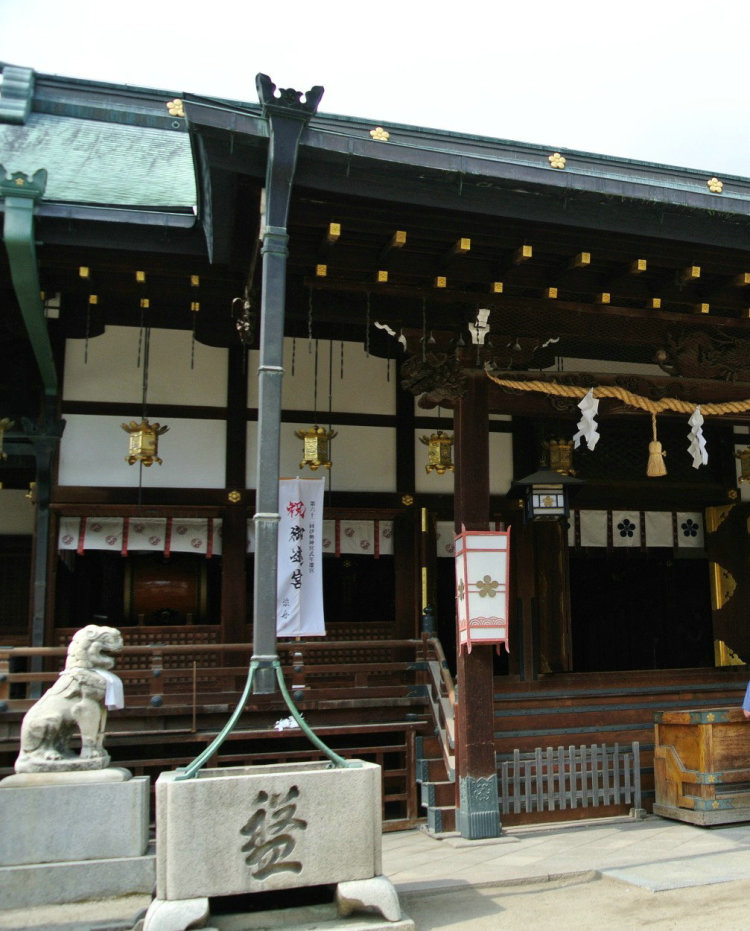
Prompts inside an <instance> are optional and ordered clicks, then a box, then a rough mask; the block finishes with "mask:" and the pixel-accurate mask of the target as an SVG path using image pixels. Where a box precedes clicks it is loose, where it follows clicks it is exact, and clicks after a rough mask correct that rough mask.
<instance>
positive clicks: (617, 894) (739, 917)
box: [0, 816, 750, 931]
mask: <svg viewBox="0 0 750 931" xmlns="http://www.w3.org/2000/svg"><path fill="white" fill-rule="evenodd" d="M383 872H384V873H385V875H386V876H388V877H389V878H390V880H391V881H392V882H393V883H394V885H395V886H396V889H397V891H398V893H399V897H400V899H401V902H402V906H403V908H404V911H405V912H406V913H407V914H408V915H409V916H410V917H412V918H414V920H415V924H416V928H417V931H427V929H432V928H435V929H437V928H452V929H454V931H458V929H462V928H467V929H468V928H471V929H473V931H481V929H483V928H485V927H486V928H488V929H489V928H495V927H502V928H509V929H510V928H516V927H517V928H519V929H521V928H523V929H525V931H529V929H536V928H547V927H553V926H554V927H556V929H562V928H568V927H570V928H576V929H579V931H581V929H585V928H589V927H591V928H594V927H601V926H602V918H603V916H604V915H605V914H606V915H609V916H610V918H611V916H612V915H613V914H614V916H615V917H614V918H611V920H610V922H609V926H612V927H615V928H631V927H632V928H638V927H642V926H643V924H644V923H647V924H649V926H653V927H656V928H662V927H663V928H677V927H679V928H680V929H681V931H685V929H688V928H693V927H694V928H702V927H705V926H706V925H707V924H710V926H711V927H712V929H713V931H718V929H720V928H744V927H747V925H748V924H750V921H747V922H746V921H745V920H744V909H745V903H746V902H747V899H748V895H750V824H736V825H729V826H726V827H712V828H702V827H696V826H693V825H689V824H684V823H682V822H678V821H669V820H666V819H663V818H659V817H655V816H648V817H646V818H644V819H643V820H631V819H626V818H621V819H604V820H600V821H587V822H576V823H570V822H569V823H566V824H556V825H541V826H536V827H513V828H507V829H505V830H504V831H503V834H502V836H501V837H499V838H493V839H489V840H480V841H467V840H464V839H463V838H461V837H460V836H458V835H455V834H447V835H442V836H440V837H433V836H430V835H429V834H427V833H426V832H425V831H424V830H420V829H417V830H411V831H401V832H396V833H388V834H384V835H383ZM717 884H727V885H725V886H723V887H720V888H711V887H712V886H716V885H717ZM654 893H658V895H654ZM147 905H148V898H146V897H142V896H141V897H130V898H129V899H122V900H109V901H104V902H98V903H97V902H88V903H81V904H78V905H73V904H71V905H65V906H57V907H55V908H47V909H43V908H39V909H26V910H24V911H23V912H11V911H7V910H5V911H3V910H2V908H0V929H17V931H20V929H33V928H36V929H42V928H43V929H44V931H53V929H60V931H89V929H91V931H94V929H101V931H105V929H107V931H126V929H131V928H137V927H138V924H137V922H136V919H137V916H138V912H139V910H141V909H144V908H145V907H146V906H147ZM608 910H609V911H608ZM708 910H710V912H711V917H710V918H707V911H708ZM563 912H564V914H563ZM529 915H532V916H533V917H532V918H531V919H530V918H529ZM545 916H546V917H545ZM660 916H661V917H660ZM363 924H364V925H366V924H367V921H365V922H363ZM343 925H344V923H343V922H342V924H341V925H340V927H342V929H343ZM236 927H238V928H239V927H241V925H237V926H236ZM247 927H250V925H248V926H247Z"/></svg>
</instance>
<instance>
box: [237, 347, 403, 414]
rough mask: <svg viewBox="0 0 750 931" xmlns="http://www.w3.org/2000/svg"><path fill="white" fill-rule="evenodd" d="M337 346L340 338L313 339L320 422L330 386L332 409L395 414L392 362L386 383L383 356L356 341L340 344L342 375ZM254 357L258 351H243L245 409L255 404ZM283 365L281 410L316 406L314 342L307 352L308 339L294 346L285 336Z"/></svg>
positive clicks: (255, 364)
mask: <svg viewBox="0 0 750 931" xmlns="http://www.w3.org/2000/svg"><path fill="white" fill-rule="evenodd" d="M341 345H342V344H341V343H340V342H336V341H334V342H330V341H328V340H320V341H319V343H318V398H317V410H318V413H319V415H320V420H321V422H322V421H324V420H325V415H326V414H327V412H328V409H329V400H328V395H329V384H330V393H331V402H330V403H331V409H332V410H333V411H339V412H344V413H360V414H389V415H392V414H395V412H396V365H395V362H393V361H391V365H390V381H389V380H388V362H387V360H386V359H380V358H376V357H375V356H367V355H366V353H365V350H364V347H363V346H362V344H361V343H351V342H345V343H344V344H343V347H344V359H343V378H342V377H341ZM293 352H294V366H292V353H293ZM259 356H260V353H258V352H256V351H255V350H253V351H252V352H250V353H249V354H248V385H247V388H248V390H247V404H248V407H257V406H258V364H259ZM283 364H284V378H283V382H282V395H281V404H282V407H283V408H284V409H286V410H312V409H313V407H314V406H315V405H314V396H315V343H314V342H313V344H312V351H310V352H309V351H308V341H307V339H298V340H297V341H296V348H293V341H292V340H291V339H289V338H287V339H285V340H284V363H283ZM292 367H293V368H294V374H292ZM329 374H330V379H329Z"/></svg>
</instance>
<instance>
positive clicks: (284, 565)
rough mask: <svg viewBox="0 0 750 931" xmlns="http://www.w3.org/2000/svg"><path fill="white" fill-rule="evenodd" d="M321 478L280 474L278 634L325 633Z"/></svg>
mask: <svg viewBox="0 0 750 931" xmlns="http://www.w3.org/2000/svg"><path fill="white" fill-rule="evenodd" d="M324 489H325V479H322V478H312V479H310V478H282V479H280V480H279V542H278V578H277V601H276V635H277V636H278V637H324V636H325V632H326V629H325V618H324V616H323V553H322V547H321V542H322V537H323V491H324Z"/></svg>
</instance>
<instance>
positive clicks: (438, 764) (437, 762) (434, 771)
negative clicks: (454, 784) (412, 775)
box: [416, 757, 448, 782]
mask: <svg viewBox="0 0 750 931" xmlns="http://www.w3.org/2000/svg"><path fill="white" fill-rule="evenodd" d="M416 775H417V782H445V781H446V776H447V775H448V774H447V772H446V771H445V762H444V760H443V758H442V757H440V758H439V759H428V760H417V764H416Z"/></svg>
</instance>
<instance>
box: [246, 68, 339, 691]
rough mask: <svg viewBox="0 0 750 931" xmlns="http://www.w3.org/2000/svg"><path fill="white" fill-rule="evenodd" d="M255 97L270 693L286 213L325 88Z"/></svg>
mask: <svg viewBox="0 0 750 931" xmlns="http://www.w3.org/2000/svg"><path fill="white" fill-rule="evenodd" d="M255 84H256V87H257V90H258V99H259V100H260V102H261V105H262V106H263V114H264V116H265V117H266V119H267V121H268V137H269V138H268V161H267V163H266V216H265V229H264V230H263V231H262V239H263V246H262V249H261V255H262V256H263V276H262V287H263V291H262V299H261V311H260V321H261V322H260V366H259V369H258V458H257V472H256V475H257V480H256V486H255V487H256V493H255V494H256V498H255V507H256V513H255V516H254V517H253V522H254V524H255V573H254V580H255V585H254V593H253V657H252V660H253V662H254V663H257V674H256V676H255V679H254V681H253V691H254V692H255V693H266V692H273V691H275V688H276V673H275V670H274V668H273V663H274V661H275V660H276V659H277V653H276V576H277V561H276V560H277V543H278V530H279V448H280V436H281V384H282V376H283V373H284V369H283V365H282V362H283V350H284V310H285V300H286V260H287V254H288V252H287V242H288V240H289V236H288V234H287V229H286V227H287V219H288V215H289V200H290V197H291V192H292V182H293V180H294V171H295V168H296V164H297V151H298V148H299V141H300V138H301V136H302V132H303V130H304V128H305V126H306V125H307V123H308V122H309V121H310V118H311V117H312V116H313V115H314V114H315V111H316V110H317V108H318V103H319V102H320V98H321V97H322V96H323V88H322V87H320V86H317V87H313V88H312V89H311V90H309V91H308V92H307V94H306V95H305V100H304V102H303V101H302V94H301V93H300V92H299V91H295V90H292V89H291V88H290V89H287V90H280V91H279V96H275V94H276V87H275V86H274V84H272V83H271V79H270V78H269V77H268V75H265V74H259V75H258V76H257V77H256V79H255Z"/></svg>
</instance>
